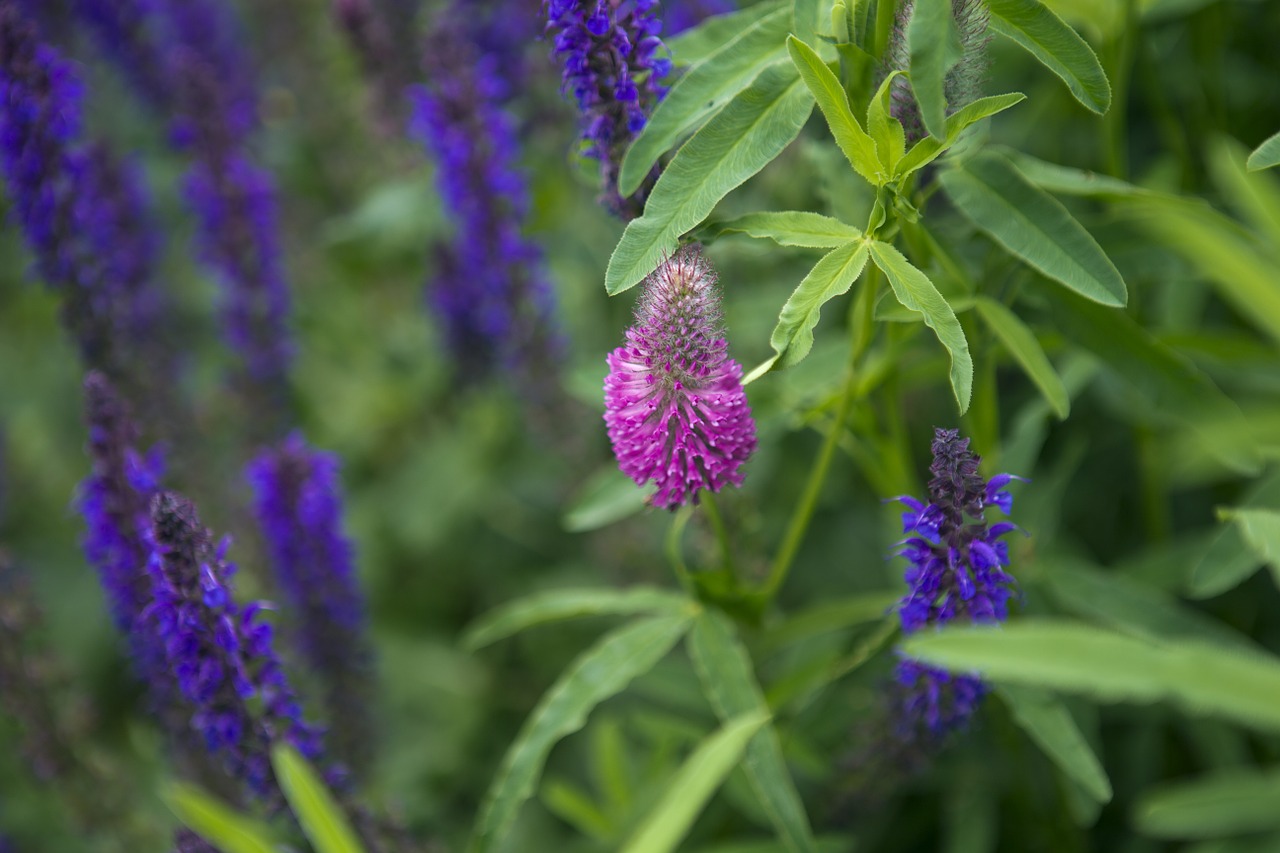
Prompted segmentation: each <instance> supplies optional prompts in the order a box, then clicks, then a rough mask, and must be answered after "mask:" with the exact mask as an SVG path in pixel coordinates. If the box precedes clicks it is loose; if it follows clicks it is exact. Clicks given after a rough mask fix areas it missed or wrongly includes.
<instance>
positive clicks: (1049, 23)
mask: <svg viewBox="0 0 1280 853" xmlns="http://www.w3.org/2000/svg"><path fill="white" fill-rule="evenodd" d="M987 6H988V7H989V8H990V9H991V23H990V26H991V29H992V30H994V31H995V32H997V33H999V34H1000V35H1002V36H1005V37H1006V38H1009V39H1012V40H1013V41H1014V42H1015V43H1016V44H1017V45H1018V46H1019V47H1021V48H1023V49H1024V50H1026V51H1027V52H1028V53H1030V54H1031V55H1032V56H1034V57H1035V58H1036V59H1037V60H1039V61H1040V63H1041V64H1042V65H1044V66H1045V67H1046V68H1048V69H1049V70H1050V71H1052V72H1053V73H1054V74H1057V75H1058V76H1059V77H1061V78H1062V82H1064V83H1066V84H1067V88H1068V89H1070V90H1071V94H1072V95H1075V98H1076V100H1077V101H1079V102H1080V103H1082V104H1084V106H1085V107H1086V108H1087V109H1089V110H1092V111H1093V112H1095V113H1097V114H1098V115H1102V114H1103V113H1105V112H1106V111H1107V110H1108V109H1110V107H1111V84H1110V83H1108V82H1107V75H1106V73H1105V72H1104V71H1103V70H1102V63H1100V62H1098V56H1097V54H1095V53H1094V52H1093V48H1091V47H1089V44H1088V42H1086V41H1085V40H1084V39H1082V38H1080V36H1079V35H1078V34H1077V33H1076V31H1075V30H1073V29H1071V27H1069V26H1067V25H1066V24H1065V23H1063V21H1062V19H1061V18H1059V17H1058V16H1057V15H1055V14H1054V13H1053V12H1052V11H1050V10H1049V9H1048V8H1047V7H1046V6H1045V5H1044V4H1043V3H1041V2H1039V0H989V2H988V3H987Z"/></svg>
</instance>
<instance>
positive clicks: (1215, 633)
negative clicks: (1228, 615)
mask: <svg viewBox="0 0 1280 853" xmlns="http://www.w3.org/2000/svg"><path fill="white" fill-rule="evenodd" d="M1043 568H1044V571H1043V578H1044V581H1045V582H1046V583H1047V584H1048V586H1049V589H1050V591H1051V592H1052V594H1053V598H1054V599H1055V600H1056V601H1057V602H1058V603H1059V604H1060V605H1061V606H1062V607H1063V608H1065V609H1066V610H1069V611H1070V612H1072V613H1074V614H1075V615H1076V616H1079V617H1081V618H1084V619H1089V620H1091V621H1094V622H1098V623H1100V624H1103V625H1106V626H1108V627H1110V628H1113V629H1115V630H1117V631H1121V632H1123V633H1126V634H1134V635H1136V636H1139V637H1145V638H1148V639H1151V640H1155V641H1159V640H1168V639H1179V638H1186V639H1192V638H1194V639H1200V640H1205V641H1206V642H1212V643H1220V644H1223V645H1230V646H1235V647H1236V648H1240V649H1242V650H1246V651H1255V650H1256V647H1255V646H1254V645H1253V644H1252V643H1251V642H1250V641H1249V640H1248V639H1246V638H1245V637H1244V636H1243V635H1241V634H1239V633H1237V632H1235V631H1233V630H1231V629H1230V628H1228V627H1226V626H1225V625H1223V624H1222V623H1220V622H1218V621H1216V620H1214V619H1211V618H1210V617H1208V616H1205V615H1204V614H1202V613H1201V612H1200V611H1198V610H1195V609H1192V608H1190V607H1187V606H1186V605H1184V604H1182V603H1181V602H1180V601H1178V600H1177V599H1176V598H1174V597H1172V596H1170V595H1168V594H1166V593H1163V592H1161V591H1159V590H1157V589H1154V588H1152V587H1150V586H1147V585H1146V584H1142V583H1138V582H1136V581H1133V580H1130V579H1129V578H1128V577H1126V576H1125V575H1122V574H1120V573H1118V572H1114V571H1110V572H1107V571H1100V570H1098V569H1095V568H1092V567H1090V566H1089V565H1087V564H1084V563H1077V562H1076V561H1074V560H1073V561H1071V562H1070V564H1068V563H1067V562H1066V561H1063V560H1060V559H1052V560H1049V561H1047V562H1046V563H1045V564H1044V567H1043Z"/></svg>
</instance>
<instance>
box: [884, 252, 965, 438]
mask: <svg viewBox="0 0 1280 853" xmlns="http://www.w3.org/2000/svg"><path fill="white" fill-rule="evenodd" d="M870 245H871V259H872V260H873V261H875V263H876V266H878V267H879V268H880V269H881V271H883V272H884V274H885V278H887V279H889V286H890V287H892V288H893V295H894V296H896V297H897V298H898V301H899V302H901V303H902V305H903V307H905V308H909V309H911V310H912V311H916V312H918V313H919V314H921V315H923V317H924V322H925V325H927V326H928V327H929V328H931V329H933V331H934V334H936V335H937V336H938V340H939V341H940V342H941V343H942V345H943V346H944V347H946V350H947V352H948V353H950V354H951V390H952V392H953V393H954V394H955V397H956V403H957V404H959V406H960V412H961V414H963V413H964V412H965V411H966V410H967V409H968V408H969V398H970V397H971V396H972V395H973V359H972V358H970V356H969V342H968V341H966V340H965V337H964V329H962V328H960V321H959V320H957V319H956V314H955V312H954V311H952V310H951V306H950V305H948V304H947V300H945V299H943V298H942V294H941V293H939V292H938V289H937V288H936V287H934V286H933V282H931V281H929V277H928V276H926V275H925V274H924V273H922V272H921V271H920V270H918V269H916V268H915V267H913V266H912V265H911V262H910V261H908V260H907V259H906V258H905V257H903V255H902V253H901V252H899V251H898V250H897V249H895V248H894V247H893V246H891V245H889V244H888V243H882V242H880V241H879V240H873V241H871V244H870Z"/></svg>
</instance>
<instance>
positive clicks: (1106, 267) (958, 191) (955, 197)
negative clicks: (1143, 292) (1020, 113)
mask: <svg viewBox="0 0 1280 853" xmlns="http://www.w3.org/2000/svg"><path fill="white" fill-rule="evenodd" d="M938 180H939V182H941V184H942V188H943V190H945V191H946V193H947V196H948V197H949V198H950V199H951V201H952V202H954V203H955V206H956V207H957V208H958V209H959V210H960V212H961V213H963V214H964V215H965V216H966V217H967V218H968V219H969V220H970V221H971V222H972V223H973V224H974V225H976V226H977V227H978V228H980V229H981V230H983V231H985V232H986V233H987V234H989V235H991V237H992V239H994V240H995V241H996V242H997V243H999V244H1000V245H1001V246H1004V247H1005V248H1006V249H1008V250H1009V252H1010V253H1011V254H1013V255H1016V256H1017V257H1019V258H1021V259H1022V260H1023V261H1025V262H1026V263H1027V264H1029V265H1030V266H1032V267H1034V268H1035V269H1037V270H1039V271H1040V272H1042V273H1044V274H1045V275H1047V276H1048V277H1049V278H1052V279H1055V280H1056V281H1059V282H1061V283H1062V284H1064V285H1066V286H1067V287H1069V288H1071V289H1072V290H1074V291H1075V292H1077V293H1079V294H1080V295H1081V296H1084V297H1087V298H1088V299H1092V300H1093V301H1095V302H1099V303H1101V304H1103V305H1124V304H1125V303H1126V302H1127V301H1128V292H1127V290H1126V289H1125V284H1124V279H1123V278H1121V277H1120V273H1119V271H1117V270H1116V268H1115V265H1114V264H1113V263H1111V260H1110V259H1109V258H1108V257H1107V256H1106V254H1105V253H1104V252H1103V251H1102V247H1101V246H1099V245H1098V243H1097V241H1096V240H1094V239H1093V237H1092V236H1091V235H1090V234H1089V232H1088V231H1086V230H1084V226H1082V225H1081V224H1080V223H1079V222H1077V221H1076V220H1075V217H1073V216H1072V215H1071V214H1070V213H1069V212H1068V211H1067V209H1066V208H1065V207H1063V206H1062V203H1061V202H1059V201H1058V200H1057V199H1055V198H1053V196H1051V195H1049V194H1048V193H1046V192H1044V191H1043V190H1041V189H1039V188H1038V187H1036V186H1035V185H1034V184H1032V183H1030V182H1029V181H1028V180H1027V179H1026V178H1024V177H1023V176H1022V175H1021V174H1020V173H1019V172H1018V170H1017V169H1016V168H1014V165H1013V164H1012V163H1010V162H1009V160H1008V159H1007V158H1005V157H1002V156H1000V155H999V154H995V153H993V152H986V153H983V154H979V155H978V156H976V157H974V158H972V159H971V160H969V161H968V162H966V163H964V164H963V165H961V166H958V167H956V168H952V169H947V170H945V171H943V172H942V173H940V174H939V175H938Z"/></svg>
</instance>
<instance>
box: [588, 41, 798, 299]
mask: <svg viewBox="0 0 1280 853" xmlns="http://www.w3.org/2000/svg"><path fill="white" fill-rule="evenodd" d="M812 109H813V96H812V95H810V94H809V90H808V89H806V88H805V87H804V86H803V85H801V83H800V78H799V77H798V76H797V75H796V73H795V70H794V69H793V68H791V67H790V66H789V65H787V64H785V63H778V64H776V65H771V66H769V67H768V68H766V69H765V70H764V71H763V72H762V73H761V74H760V76H759V77H757V78H756V79H755V81H754V82H752V84H751V85H750V86H748V87H747V88H746V89H744V90H743V91H741V92H739V93H738V95H737V96H735V97H734V99H733V100H732V101H730V102H729V104H728V105H727V106H726V107H725V108H724V109H722V110H721V111H720V112H718V113H716V115H715V117H713V118H712V119H711V120H710V121H709V122H707V123H706V124H704V125H703V126H702V128H701V129H700V130H699V131H698V132H697V133H695V134H694V135H693V137H692V138H691V139H690V140H689V141H688V142H686V143H685V144H684V145H683V146H682V147H681V148H680V150H679V151H678V152H677V153H676V156H675V159H673V160H672V161H671V163H670V164H668V165H667V168H666V169H665V170H663V172H662V177H661V178H659V179H658V183H657V184H655V185H654V188H653V192H652V193H651V194H650V195H649V200H648V202H647V203H646V205H645V212H644V216H642V217H640V218H639V219H634V220H632V221H631V222H630V223H629V224H628V225H627V229H626V231H624V232H623V234H622V240H621V241H620V242H619V243H618V246H617V248H616V249H614V250H613V257H611V258H610V259H609V269H608V270H607V271H606V272H605V289H606V290H608V292H609V293H610V294H611V295H612V294H617V293H621V292H622V291H624V290H627V289H628V288H630V287H633V286H635V285H636V284H637V283H638V282H640V281H641V280H642V279H643V278H644V277H645V276H647V275H648V274H649V273H651V272H653V270H654V269H656V268H657V266H658V264H660V263H661V262H662V261H663V259H664V258H666V257H669V256H670V255H671V254H672V252H674V251H675V248H676V245H677V242H678V240H679V237H680V235H681V234H684V233H685V232H686V231H688V230H689V229H691V228H693V227H694V226H695V225H697V224H698V223H699V222H701V221H702V220H703V219H705V218H706V217H707V214H709V213H710V212H711V210H712V209H713V208H714V207H715V206H716V204H717V203H718V202H719V201H720V199H722V198H724V197H725V196H726V195H727V194H728V193H729V192H730V191H731V190H733V189H734V188H735V187H737V186H738V185H740V184H741V183H742V182H743V181H745V180H747V178H750V177H751V176H752V175H754V174H755V173H756V172H759V171H760V170H761V169H763V168H764V167H765V166H767V165H768V164H769V162H770V161H772V160H773V159H774V158H775V157H777V156H778V155H779V154H780V153H782V149H784V148H786V147H787V146H788V145H789V144H791V141H792V140H793V139H795V138H796V135H797V134H799V133H800V128H801V127H803V126H804V123H805V120H806V119H808V117H809V113H810V112H811V111H812Z"/></svg>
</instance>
